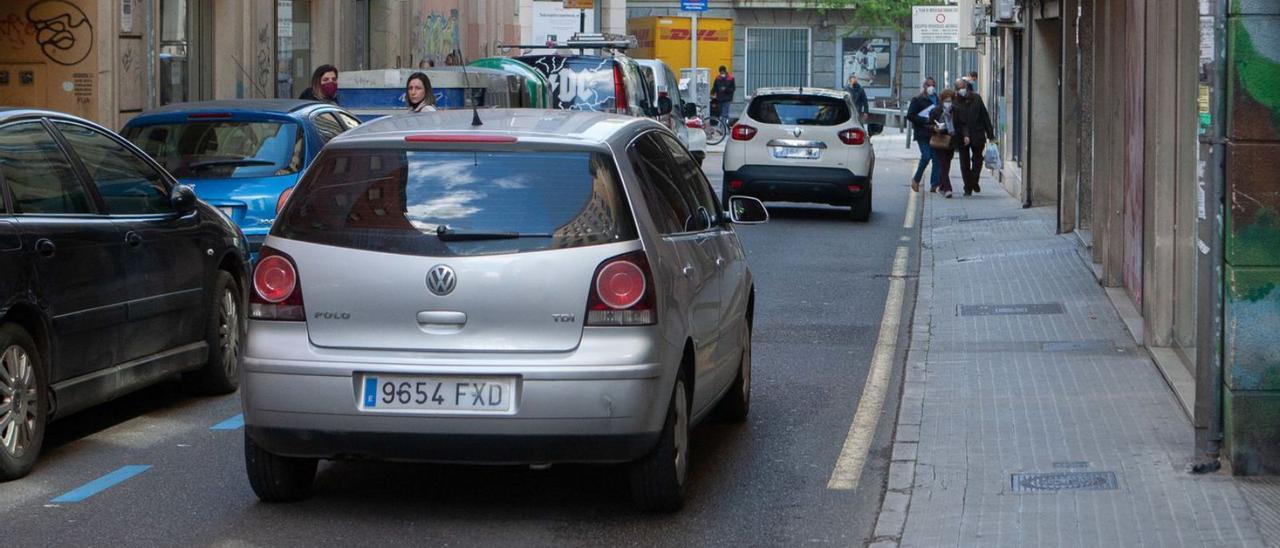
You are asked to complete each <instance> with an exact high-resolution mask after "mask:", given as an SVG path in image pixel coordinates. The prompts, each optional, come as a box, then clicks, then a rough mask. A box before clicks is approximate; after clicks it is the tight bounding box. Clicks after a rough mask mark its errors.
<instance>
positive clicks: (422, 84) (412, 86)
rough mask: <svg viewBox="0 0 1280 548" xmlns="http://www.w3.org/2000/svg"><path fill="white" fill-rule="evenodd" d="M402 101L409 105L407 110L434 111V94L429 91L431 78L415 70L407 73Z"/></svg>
mask: <svg viewBox="0 0 1280 548" xmlns="http://www.w3.org/2000/svg"><path fill="white" fill-rule="evenodd" d="M404 102H405V103H406V104H408V105H409V112H435V111H436V95H435V93H434V92H432V91H431V79H430V78H427V75H426V74H423V73H421V72H415V73H413V74H410V75H409V82H408V83H407V84H405V88H404Z"/></svg>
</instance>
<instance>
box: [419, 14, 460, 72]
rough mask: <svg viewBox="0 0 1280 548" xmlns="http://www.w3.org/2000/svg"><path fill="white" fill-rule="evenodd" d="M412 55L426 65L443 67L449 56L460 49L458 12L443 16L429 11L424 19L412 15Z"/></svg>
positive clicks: (420, 16) (420, 15) (421, 16)
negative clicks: (413, 30)
mask: <svg viewBox="0 0 1280 548" xmlns="http://www.w3.org/2000/svg"><path fill="white" fill-rule="evenodd" d="M414 29H416V30H415V32H414V33H413V55H414V57H415V58H417V59H421V60H423V61H425V62H427V63H431V64H434V65H440V66H443V65H444V64H445V58H447V57H448V56H449V54H451V53H453V52H455V51H458V50H459V49H460V48H461V47H462V36H461V35H462V31H461V27H460V26H459V25H458V10H456V9H452V10H449V14H448V15H445V14H443V13H441V12H437V11H431V12H428V13H427V15H426V16H425V17H424V16H423V15H422V14H421V13H418V14H415V15H414Z"/></svg>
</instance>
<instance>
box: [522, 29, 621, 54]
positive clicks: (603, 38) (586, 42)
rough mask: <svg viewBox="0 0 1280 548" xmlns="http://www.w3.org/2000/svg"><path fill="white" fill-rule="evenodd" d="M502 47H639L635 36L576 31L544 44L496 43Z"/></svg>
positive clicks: (579, 48)
mask: <svg viewBox="0 0 1280 548" xmlns="http://www.w3.org/2000/svg"><path fill="white" fill-rule="evenodd" d="M498 47H499V48H502V49H578V50H581V49H600V50H617V51H626V50H628V49H634V48H638V47H640V43H639V42H638V41H636V37H635V36H631V35H629V34H628V35H621V34H583V33H576V34H574V35H573V37H572V38H569V39H568V40H565V41H563V42H553V41H548V42H547V43H545V44H498Z"/></svg>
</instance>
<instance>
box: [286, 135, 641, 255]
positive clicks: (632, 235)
mask: <svg viewBox="0 0 1280 548" xmlns="http://www.w3.org/2000/svg"><path fill="white" fill-rule="evenodd" d="M272 234H274V235H277V236H280V237H283V238H288V239H291V240H299V241H304V242H311V243H317V244H323V245H332V246H338V247H346V248H353V249H362V250H368V251H380V252H386V253H399V254H406V255H419V256H429V257H447V256H466V255H491V254H501V253H520V252H527V251H540V250H545V249H563V248H571V247H581V246H588V245H596V244H604V243H610V242H617V241H624V240H634V239H636V237H637V236H636V228H635V222H634V221H633V220H632V217H631V212H630V209H629V206H628V205H627V200H626V197H625V195H624V194H623V190H622V187H621V184H620V183H619V180H618V175H617V172H616V170H615V169H614V164H613V162H612V160H611V159H610V157H609V156H608V155H606V154H602V153H596V152H589V151H568V152H548V151H528V152H510V151H487V152H486V151H475V152H473V151H430V150H424V151H405V150H369V149H351V150H344V149H336V150H327V151H325V152H323V153H322V154H321V156H320V157H319V158H317V159H316V162H315V163H314V164H313V165H312V166H311V168H310V169H308V170H307V174H306V175H305V176H304V177H303V180H302V181H301V182H300V183H299V184H298V187H297V190H296V191H295V192H294V194H293V195H292V196H291V197H290V198H289V201H288V205H287V206H286V207H285V210H284V211H283V212H282V214H281V217H280V219H279V220H277V221H276V223H275V226H274V227H273V229H272Z"/></svg>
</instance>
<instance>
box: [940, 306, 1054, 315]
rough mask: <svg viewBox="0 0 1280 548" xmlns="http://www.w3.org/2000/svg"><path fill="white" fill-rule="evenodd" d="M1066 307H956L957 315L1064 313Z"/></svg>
mask: <svg viewBox="0 0 1280 548" xmlns="http://www.w3.org/2000/svg"><path fill="white" fill-rule="evenodd" d="M1066 312H1067V309H1066V308H1064V307H1063V306H1062V303H1036V304H962V305H959V306H958V307H957V310H956V315H957V316H1008V315H1015V314H1026V315H1032V314H1065V313H1066Z"/></svg>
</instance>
